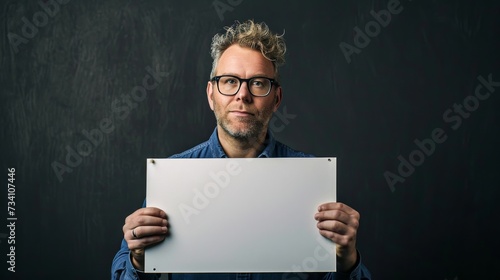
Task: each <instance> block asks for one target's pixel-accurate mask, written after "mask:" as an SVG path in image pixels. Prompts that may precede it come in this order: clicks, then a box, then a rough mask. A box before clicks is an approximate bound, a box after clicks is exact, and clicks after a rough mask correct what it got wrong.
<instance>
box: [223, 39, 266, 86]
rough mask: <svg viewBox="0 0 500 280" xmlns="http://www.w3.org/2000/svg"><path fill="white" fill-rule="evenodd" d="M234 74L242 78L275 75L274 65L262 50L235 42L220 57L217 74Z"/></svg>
mask: <svg viewBox="0 0 500 280" xmlns="http://www.w3.org/2000/svg"><path fill="white" fill-rule="evenodd" d="M224 74H233V75H237V76H240V77H241V78H247V77H251V76H257V75H262V76H266V77H271V78H272V77H274V65H273V63H272V62H271V61H270V60H268V59H267V58H265V57H264V56H263V55H262V53H261V52H260V51H257V50H254V49H251V48H246V47H241V46H239V45H238V44H234V45H232V46H230V47H229V48H227V49H226V50H225V51H224V52H223V53H222V55H221V57H220V58H219V62H218V63H217V69H216V75H224Z"/></svg>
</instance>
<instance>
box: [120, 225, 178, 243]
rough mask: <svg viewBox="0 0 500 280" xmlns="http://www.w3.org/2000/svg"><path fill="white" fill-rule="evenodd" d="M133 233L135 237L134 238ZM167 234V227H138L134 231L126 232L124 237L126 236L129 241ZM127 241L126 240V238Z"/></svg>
mask: <svg viewBox="0 0 500 280" xmlns="http://www.w3.org/2000/svg"><path fill="white" fill-rule="evenodd" d="M134 233H135V236H134ZM167 233H168V228H167V227H158V226H139V227H136V228H134V229H131V230H129V231H128V233H127V232H126V233H125V235H128V236H127V237H128V239H129V240H134V239H141V238H144V237H148V236H154V235H166V234H167ZM126 239H127V238H126Z"/></svg>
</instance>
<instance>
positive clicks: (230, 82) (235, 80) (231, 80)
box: [222, 77, 238, 85]
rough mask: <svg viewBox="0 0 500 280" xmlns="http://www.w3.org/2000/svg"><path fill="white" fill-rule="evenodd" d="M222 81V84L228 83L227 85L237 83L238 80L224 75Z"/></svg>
mask: <svg viewBox="0 0 500 280" xmlns="http://www.w3.org/2000/svg"><path fill="white" fill-rule="evenodd" d="M222 82H223V83H224V84H228V85H236V84H238V80H237V79H236V78H230V77H226V78H224V79H223V80H222Z"/></svg>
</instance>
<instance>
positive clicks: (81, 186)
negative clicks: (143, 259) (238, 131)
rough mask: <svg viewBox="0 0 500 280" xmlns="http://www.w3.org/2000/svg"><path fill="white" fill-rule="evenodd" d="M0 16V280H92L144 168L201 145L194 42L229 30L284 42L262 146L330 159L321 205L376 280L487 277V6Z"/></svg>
mask: <svg viewBox="0 0 500 280" xmlns="http://www.w3.org/2000/svg"><path fill="white" fill-rule="evenodd" d="M2 8H3V10H2V11H1V12H2V13H1V14H2V17H1V21H2V27H3V28H2V31H1V32H2V33H1V34H2V36H1V44H0V66H1V77H0V89H1V126H2V129H1V132H0V135H1V149H0V151H1V167H2V168H0V170H2V172H3V174H2V178H4V182H3V183H2V192H1V194H2V198H1V201H2V206H1V207H0V209H2V210H1V214H2V217H4V218H3V222H2V223H3V224H5V225H4V226H1V227H0V249H1V250H0V255H1V260H2V261H1V262H0V263H1V267H0V269H1V271H2V275H6V277H2V279H108V278H109V276H110V266H111V261H112V258H113V256H114V254H115V253H116V251H117V250H118V248H119V245H120V241H121V238H122V231H121V227H122V225H123V223H124V219H125V217H126V216H127V215H128V214H130V213H131V212H132V211H134V210H135V209H136V208H138V207H140V205H141V204H142V202H143V199H144V197H145V190H146V186H145V182H146V179H145V171H146V158H148V157H168V156H170V155H172V154H174V153H178V152H181V151H183V150H185V149H187V148H190V147H192V146H194V145H196V144H198V143H200V142H202V141H205V140H206V139H207V138H208V137H209V135H210V133H211V132H212V131H213V129H214V127H215V119H214V117H213V113H212V112H211V110H210V108H209V106H208V104H207V100H206V95H205V87H206V83H207V80H208V78H209V73H210V69H211V59H210V56H209V47H210V42H211V38H212V36H213V35H214V34H215V33H218V32H222V31H223V27H224V26H226V25H231V24H233V23H234V21H235V20H240V21H243V20H246V19H255V20H256V21H259V22H260V21H264V22H266V23H267V24H268V25H269V26H270V27H271V29H272V30H274V31H276V32H280V33H282V32H285V39H286V42H287V47H288V51H287V56H286V59H287V64H286V65H285V66H284V67H283V68H282V72H281V77H282V84H283V90H284V101H283V104H282V106H281V108H280V109H279V114H280V115H277V116H276V118H277V119H276V122H275V123H276V124H277V125H276V127H275V128H274V134H275V135H276V137H277V138H278V139H279V140H281V141H283V142H285V143H286V144H288V145H290V146H292V147H293V148H295V149H298V150H302V151H304V152H308V153H313V154H315V155H317V156H336V157H338V198H339V201H342V202H345V203H347V204H349V205H351V206H352V207H354V208H356V209H357V210H358V211H359V212H360V213H361V227H360V229H359V234H358V248H359V250H360V252H361V255H362V258H363V262H364V263H365V264H366V265H367V266H368V267H369V269H370V271H371V272H372V274H373V276H374V279H436V280H442V279H460V280H462V279H481V278H482V279H495V277H498V276H497V274H498V273H496V272H494V271H495V269H496V266H497V265H498V263H499V262H500V257H499V254H498V250H499V249H500V246H499V243H500V241H499V238H498V236H499V234H500V230H499V226H498V222H497V220H498V219H497V217H496V216H497V214H496V213H498V212H499V210H500V206H499V203H498V198H499V195H500V183H499V182H500V179H499V175H498V174H499V169H500V162H499V160H498V158H499V157H500V148H499V147H498V144H499V143H500V133H499V122H500V114H499V113H498V112H499V110H498V109H499V105H500V97H499V96H498V95H499V94H500V64H499V61H500V60H499V51H498V50H499V49H500V42H499V37H498V34H499V27H500V25H499V23H500V14H499V12H500V5H499V3H498V2H497V1H472V0H468V1H465V0H460V1H423V0H422V1H411V0H401V1H397V0H385V1H347V0H345V1H272V2H271V1H263V0H259V1H249V0H245V1H244V0H215V1H201V0H196V1H170V0H166V1H159V0H143V1H130V0H129V1H125V0H109V1H97V0H90V1H69V0H65V1H63V0H57V1H56V0H48V1H3V2H2ZM148 77H153V78H154V79H150V78H148ZM12 168H14V169H15V170H14V169H12ZM9 169H10V171H9ZM9 179H10V182H9ZM9 183H12V184H11V185H10V186H9V185H8V184H9ZM9 202H13V203H10V204H9ZM9 206H10V207H11V209H9V208H8V207H9ZM13 242H15V244H11V243H13ZM12 246H15V247H13V250H12V248H11V247H12ZM12 260H14V262H12ZM13 266H15V267H14V268H13ZM9 268H10V269H11V270H15V272H11V271H9Z"/></svg>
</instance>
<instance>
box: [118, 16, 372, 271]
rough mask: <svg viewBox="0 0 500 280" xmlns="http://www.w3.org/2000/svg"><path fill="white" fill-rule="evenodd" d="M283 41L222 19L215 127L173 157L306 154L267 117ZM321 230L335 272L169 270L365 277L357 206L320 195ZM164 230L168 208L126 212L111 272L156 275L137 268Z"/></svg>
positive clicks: (210, 93) (276, 97)
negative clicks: (331, 245)
mask: <svg viewBox="0 0 500 280" xmlns="http://www.w3.org/2000/svg"><path fill="white" fill-rule="evenodd" d="M285 51H286V46H285V43H284V40H283V38H282V36H279V35H277V34H273V33H272V32H270V31H269V28H268V27H267V25H266V24H265V23H260V24H258V23H254V22H253V21H246V22H244V23H237V24H235V25H233V26H232V27H226V32H225V34H222V35H220V34H217V35H215V36H214V38H213V41H212V46H211V55H212V58H213V65H212V72H211V79H210V81H209V82H208V84H207V89H206V91H207V97H208V103H209V105H210V108H211V109H212V110H213V111H214V113H215V117H216V119H217V127H216V129H215V131H214V132H213V134H212V136H211V137H210V139H209V140H208V141H206V142H204V143H202V144H200V145H198V146H196V147H194V148H191V149H189V150H187V151H185V152H183V153H181V154H177V155H174V156H172V157H173V158H225V157H234V158H250V157H307V156H310V155H307V154H304V153H302V152H298V151H295V150H293V149H291V148H290V147H288V146H286V145H284V144H282V143H280V142H278V141H276V140H275V139H274V137H273V135H272V134H271V132H270V131H269V129H268V128H269V121H270V120H271V117H272V114H273V112H276V110H278V108H279V106H280V103H281V100H282V95H283V93H282V88H281V87H280V84H279V75H278V74H279V73H278V67H279V66H280V65H282V64H283V63H284V55H285ZM313 218H314V219H316V220H317V221H318V223H317V227H318V232H319V234H321V235H323V236H324V237H326V238H329V239H330V240H332V241H333V242H335V243H336V244H337V247H336V248H337V251H336V254H337V270H338V272H336V273H309V274H305V273H298V274H296V275H293V274H280V273H255V274H251V275H249V274H172V275H170V277H171V279H172V280H177V279H188V280H191V279H238V278H244V277H249V276H250V277H253V278H255V279H261V280H268V279H269V280H270V279H283V280H285V279H297V280H299V279H306V278H307V279H331V280H333V279H371V276H370V273H369V272H368V270H367V269H366V267H365V266H364V265H363V264H362V263H361V259H360V255H359V253H358V251H357V249H356V233H357V229H358V225H359V213H358V212H356V211H355V210H354V209H352V208H351V207H349V206H347V205H345V204H342V203H335V202H330V203H325V204H322V205H320V206H319V207H318V212H317V213H316V214H315V216H314V217H311V219H313ZM167 234H168V221H167V213H165V212H163V211H162V210H160V209H158V208H154V207H148V208H141V209H139V210H137V211H135V212H134V213H132V214H131V215H129V216H128V217H127V218H126V220H125V225H124V226H123V237H124V239H123V241H122V245H121V248H120V250H119V252H118V253H117V254H116V256H115V258H114V260H113V265H112V279H157V277H158V276H157V275H155V274H146V273H143V272H142V271H143V269H144V248H145V247H148V246H152V245H154V244H157V243H159V242H161V241H163V240H164V239H165V237H166V236H167Z"/></svg>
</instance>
